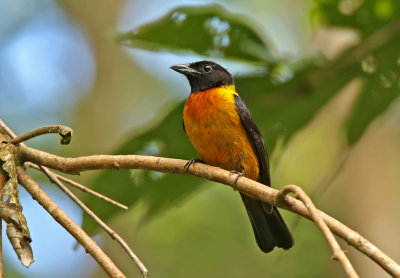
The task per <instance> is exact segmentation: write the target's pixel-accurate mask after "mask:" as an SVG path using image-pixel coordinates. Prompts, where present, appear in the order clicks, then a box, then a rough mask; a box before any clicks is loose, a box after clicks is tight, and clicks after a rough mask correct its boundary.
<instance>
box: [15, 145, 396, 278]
mask: <svg viewBox="0 0 400 278" xmlns="http://www.w3.org/2000/svg"><path fill="white" fill-rule="evenodd" d="M16 148H17V150H16V153H19V157H20V159H21V161H29V162H32V163H35V164H40V165H43V166H46V167H49V168H52V169H55V170H59V171H61V172H64V173H70V174H79V173H80V172H82V171H87V170H98V169H146V170H153V171H159V172H167V173H179V174H190V175H194V176H198V177H202V178H206V179H208V180H211V181H215V182H219V183H222V184H226V185H229V186H231V187H233V188H235V189H236V190H238V191H240V192H242V193H243V194H246V195H248V196H250V197H252V198H255V199H259V200H262V201H264V202H267V203H270V204H273V205H275V206H277V207H280V208H283V209H286V210H290V211H292V212H295V213H297V214H299V215H301V216H303V217H306V218H308V219H311V220H312V216H311V214H310V213H309V211H308V210H307V208H306V207H305V205H304V204H303V203H302V202H301V201H299V200H296V199H294V198H292V197H290V196H285V198H281V197H280V192H279V191H278V190H276V189H273V188H271V187H268V186H265V185H263V184H260V183H258V182H256V181H253V180H250V179H247V178H245V177H241V178H240V179H239V180H238V181H237V182H235V179H236V176H234V175H231V174H230V173H229V171H225V170H222V169H220V168H217V167H212V166H208V165H205V164H202V163H196V164H195V165H193V166H192V167H190V169H189V170H188V171H186V170H185V169H184V166H185V164H186V162H187V161H186V160H181V159H172V158H162V157H153V156H141V155H92V156H84V157H76V158H64V157H60V156H57V155H53V154H50V153H46V152H43V151H40V150H36V149H32V148H29V147H26V146H18V147H16ZM317 211H318V213H319V214H320V215H321V216H322V218H323V220H324V222H325V223H326V224H327V225H328V227H329V229H330V230H331V231H332V232H333V233H335V234H336V235H337V236H339V237H341V238H342V239H344V240H345V241H346V242H347V243H348V244H349V245H352V246H353V247H355V248H356V249H357V250H359V251H360V252H362V253H364V254H365V255H367V256H368V257H370V258H371V259H372V260H374V261H375V262H376V263H377V264H378V265H380V266H381V267H382V268H383V269H384V270H385V271H387V272H388V273H389V274H390V275H392V276H393V277H400V266H399V265H398V264H397V263H396V262H395V261H394V260H393V259H391V258H390V257H389V256H387V255H386V254H385V253H383V252H382V251H381V250H379V249H378V248H377V247H376V246H374V245H373V244H372V243H371V242H369V241H368V240H366V239H365V238H364V237H362V236H361V235H360V234H359V233H357V232H355V231H353V230H352V229H350V228H349V227H347V226H345V225H344V224H342V223H340V222H339V221H338V220H336V219H334V218H332V217H331V216H329V215H327V214H325V213H324V212H322V211H320V210H317Z"/></svg>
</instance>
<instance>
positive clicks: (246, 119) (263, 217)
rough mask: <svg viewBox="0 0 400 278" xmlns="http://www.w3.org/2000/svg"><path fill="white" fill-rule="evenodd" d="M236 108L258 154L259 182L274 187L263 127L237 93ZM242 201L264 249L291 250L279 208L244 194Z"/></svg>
mask: <svg viewBox="0 0 400 278" xmlns="http://www.w3.org/2000/svg"><path fill="white" fill-rule="evenodd" d="M235 104H236V111H237V113H238V115H239V118H240V121H241V124H242V126H243V128H244V130H245V131H246V133H247V137H248V138H249V140H250V142H251V145H252V146H253V150H254V152H255V154H256V156H257V159H258V164H259V168H260V169H259V172H260V180H259V181H260V182H261V183H263V184H265V185H268V186H271V179H270V175H269V162H268V156H267V150H266V149H265V145H264V140H263V138H262V136H261V133H260V130H259V128H258V126H257V124H256V122H255V121H254V119H253V117H252V116H251V114H250V111H249V109H247V107H246V105H245V104H244V102H243V100H242V99H241V98H240V97H239V96H237V95H235ZM241 196H242V200H243V202H244V205H245V207H246V210H247V214H248V216H249V218H250V222H251V225H252V227H253V231H254V234H255V237H256V240H257V243H258V246H259V247H260V248H261V250H263V251H264V252H266V253H268V252H270V251H271V250H273V249H274V247H275V246H278V247H281V248H283V249H289V248H291V247H292V246H293V244H294V240H293V237H292V235H291V233H290V231H289V229H288V228H287V226H286V224H285V222H284V221H283V219H282V216H281V215H280V213H279V211H278V209H277V208H276V207H273V206H272V205H270V204H268V203H265V202H262V201H260V200H255V199H252V198H250V197H248V196H246V195H244V194H241Z"/></svg>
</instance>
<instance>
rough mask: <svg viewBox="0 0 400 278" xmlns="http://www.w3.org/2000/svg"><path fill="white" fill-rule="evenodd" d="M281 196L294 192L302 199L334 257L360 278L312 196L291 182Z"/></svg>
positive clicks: (349, 274) (352, 275) (282, 190)
mask: <svg viewBox="0 0 400 278" xmlns="http://www.w3.org/2000/svg"><path fill="white" fill-rule="evenodd" d="M280 192H281V196H280V197H281V198H283V199H284V198H285V197H286V195H287V194H289V193H294V194H295V196H296V198H298V199H300V200H301V201H302V202H303V204H304V205H305V206H306V208H307V209H308V211H309V213H310V215H311V217H312V220H313V221H314V222H315V224H316V225H317V226H318V228H319V229H320V230H321V232H322V234H323V235H324V236H325V238H326V240H327V241H328V243H329V245H330V246H331V248H332V251H333V256H332V259H334V260H338V261H340V263H341V264H342V266H343V268H344V270H345V272H346V274H347V276H348V277H350V278H359V276H358V275H357V273H356V271H355V270H354V268H353V266H352V265H351V263H350V261H349V259H348V258H347V256H346V255H345V253H344V251H343V250H342V248H340V246H339V243H338V242H337V241H336V239H335V237H334V236H333V234H332V232H331V230H329V228H328V226H327V225H326V223H325V221H324V219H323V218H322V216H321V214H320V213H319V212H318V210H317V208H316V207H315V206H314V204H313V202H312V201H311V199H310V197H308V196H307V194H306V193H305V192H304V191H303V190H302V189H301V188H300V187H298V186H297V185H293V184H289V185H286V186H285V187H284V188H282V189H281V191H280Z"/></svg>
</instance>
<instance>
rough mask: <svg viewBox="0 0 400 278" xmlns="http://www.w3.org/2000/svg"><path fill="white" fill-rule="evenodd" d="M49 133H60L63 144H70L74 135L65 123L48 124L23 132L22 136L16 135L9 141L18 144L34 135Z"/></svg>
mask: <svg viewBox="0 0 400 278" xmlns="http://www.w3.org/2000/svg"><path fill="white" fill-rule="evenodd" d="M47 133H58V135H59V136H60V140H61V144H63V145H66V144H69V142H70V141H71V137H72V129H71V128H70V127H68V126H63V125H48V126H42V127H39V128H37V129H34V130H31V131H29V132H27V133H25V134H22V135H21V136H18V137H15V138H13V139H11V140H10V141H9V143H11V144H15V145H17V144H19V143H21V142H24V141H26V140H29V139H31V138H33V137H37V136H40V135H43V134H47Z"/></svg>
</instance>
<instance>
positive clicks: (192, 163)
mask: <svg viewBox="0 0 400 278" xmlns="http://www.w3.org/2000/svg"><path fill="white" fill-rule="evenodd" d="M198 162H200V163H205V162H204V161H203V160H201V159H199V158H193V159H191V160H189V161H188V162H187V163H186V164H185V170H186V171H188V170H189V167H190V166H191V165H194V164H195V163H198Z"/></svg>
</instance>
